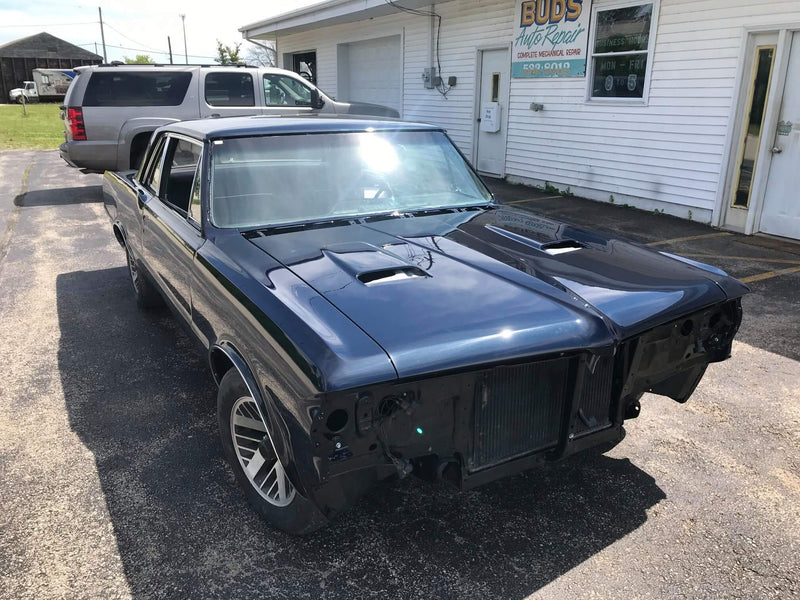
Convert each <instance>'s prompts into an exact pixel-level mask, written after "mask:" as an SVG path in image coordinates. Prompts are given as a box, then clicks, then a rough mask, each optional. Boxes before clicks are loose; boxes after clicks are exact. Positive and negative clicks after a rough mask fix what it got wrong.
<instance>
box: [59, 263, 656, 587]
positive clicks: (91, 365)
mask: <svg viewBox="0 0 800 600" xmlns="http://www.w3.org/2000/svg"><path fill="white" fill-rule="evenodd" d="M129 286H130V284H129V282H128V279H127V274H126V269H125V268H123V267H120V268H114V269H107V270H99V271H91V272H84V271H78V272H73V273H67V274H63V275H60V276H59V277H58V280H57V297H58V316H59V323H60V327H61V340H60V347H59V352H58V357H59V369H60V375H61V381H62V385H63V390H64V396H65V402H66V407H67V410H68V414H69V419H70V425H71V427H72V429H73V430H74V431H75V432H76V433H77V434H78V435H79V436H80V438H81V440H82V442H83V443H84V444H85V445H86V447H87V448H88V449H89V450H90V451H91V452H92V453H93V454H94V457H95V462H96V466H97V473H98V476H99V481H100V484H101V486H102V490H103V493H104V495H105V500H106V503H107V506H108V511H109V514H110V516H111V520H112V522H113V526H114V530H115V534H116V539H117V544H118V549H119V554H120V556H121V559H122V564H123V566H124V569H125V575H126V577H127V581H128V583H129V585H130V588H131V591H132V593H133V595H134V596H135V597H137V598H145V597H147V598H151V597H157V598H161V597H181V598H184V597H192V598H200V597H225V598H239V597H242V598H244V597H262V596H269V597H286V598H356V597H362V596H367V595H370V596H373V595H374V596H378V597H384V598H391V597H404V598H414V597H420V598H431V597H435V598H463V597H475V598H505V599H508V598H523V597H525V596H527V595H529V594H531V593H532V592H534V591H536V590H537V589H539V588H541V587H542V586H544V585H546V584H547V583H549V582H550V581H552V580H554V579H556V578H557V577H559V576H560V575H562V574H563V573H565V572H566V571H568V570H570V569H572V568H573V567H575V566H576V565H578V564H579V563H581V562H583V561H584V560H586V559H587V558H589V557H591V556H592V555H594V554H595V553H597V552H599V551H600V550H602V549H603V548H605V547H607V546H608V545H610V544H612V543H614V541H616V540H618V539H620V538H621V537H623V536H625V535H627V534H628V533H630V532H631V531H633V530H635V529H636V528H637V527H639V526H640V525H642V524H643V523H644V522H645V520H646V518H647V515H646V511H647V509H648V508H650V507H652V506H653V505H654V504H656V503H658V502H659V501H660V500H662V499H663V498H664V497H665V496H664V493H663V492H662V491H661V490H660V489H659V488H658V486H657V485H656V483H655V481H654V480H653V478H652V477H651V476H650V475H648V474H647V473H645V472H643V471H641V470H640V469H639V468H637V467H636V466H634V465H633V464H632V463H630V462H629V461H628V460H618V459H613V458H609V457H605V456H598V455H585V456H581V457H575V458H573V459H572V460H570V461H567V462H564V463H561V464H559V465H556V466H553V467H550V468H547V469H542V470H539V471H532V472H529V473H527V474H524V475H520V476H517V477H513V478H510V479H505V480H502V481H499V482H496V483H493V484H489V485H487V486H484V487H481V488H479V489H477V490H473V491H470V492H466V493H459V492H458V491H456V490H455V489H452V488H451V487H449V486H447V485H446V484H442V485H430V484H424V483H422V482H420V481H418V480H416V479H415V478H413V477H411V478H409V479H406V480H404V481H397V482H392V483H388V484H383V485H379V486H377V487H376V488H375V489H373V490H372V492H371V493H369V494H368V495H367V496H366V497H365V498H364V499H363V500H362V501H361V502H360V503H359V504H358V506H356V507H355V508H354V509H353V510H351V511H350V512H348V513H346V514H344V515H342V516H341V517H340V518H339V519H337V520H336V521H335V522H333V523H332V524H331V525H330V526H329V527H328V528H326V529H324V530H322V531H320V532H318V533H316V534H314V535H312V536H310V537H307V538H293V537H290V536H287V535H285V534H282V533H280V532H276V531H274V530H272V529H271V528H270V527H269V526H267V525H266V524H264V523H263V522H261V521H260V520H259V519H258V518H257V517H256V516H255V515H254V513H253V512H252V511H251V510H250V509H249V507H248V506H247V505H246V503H245V501H244V497H243V495H242V494H241V493H240V492H239V490H238V488H237V487H236V486H235V482H234V479H233V476H232V473H231V471H230V470H229V468H228V466H227V464H226V463H225V462H224V461H223V459H222V457H221V452H220V448H219V443H218V439H217V431H216V423H215V410H216V409H215V396H216V390H215V387H214V384H213V382H212V379H211V375H210V373H209V370H208V368H207V366H206V363H205V358H204V357H203V356H202V354H201V353H198V352H197V351H196V348H195V343H194V342H193V341H192V340H190V339H189V338H188V337H187V336H186V335H185V334H184V333H183V331H182V329H180V328H179V326H178V325H177V324H176V322H175V321H174V320H173V318H172V316H171V314H170V313H169V311H167V310H162V311H157V312H154V313H149V314H148V313H142V312H140V311H138V310H137V309H136V306H135V303H134V301H133V297H132V293H131V290H130V289H129Z"/></svg>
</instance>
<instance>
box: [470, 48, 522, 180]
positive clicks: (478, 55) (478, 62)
mask: <svg viewBox="0 0 800 600" xmlns="http://www.w3.org/2000/svg"><path fill="white" fill-rule="evenodd" d="M513 45H514V44H513V42H508V43H507V44H499V45H498V44H494V45H489V46H476V47H475V90H474V93H473V98H472V153H471V154H472V165H473V167H474V168H475V170H476V171H478V135H479V129H480V127H479V125H480V124H479V123H478V116H479V115H480V113H481V88H482V86H483V80H482V77H483V53H484V52H491V51H492V50H505V51H506V52H507V53H508V64H507V65H506V67H507V73H508V95H507V96H506V98H505V105H506V109H505V110H504V111H503V115H501V117H500V120H501V122H502V123H501V127H502V130H503V148H504V151H503V168H502V169H501V171H502V172H501V173H500V174H499V175H487V176H491V177H500V178H504V177H505V176H506V158H507V155H508V122H509V113H510V112H511V82H512V80H511V52H512V50H513ZM478 172H480V171H478Z"/></svg>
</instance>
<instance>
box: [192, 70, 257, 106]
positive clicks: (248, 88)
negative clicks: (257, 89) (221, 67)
mask: <svg viewBox="0 0 800 600" xmlns="http://www.w3.org/2000/svg"><path fill="white" fill-rule="evenodd" d="M205 93H206V102H207V103H208V105H209V106H255V105H256V98H255V93H254V91H253V77H252V76H251V75H250V74H249V73H209V74H208V75H206V89H205Z"/></svg>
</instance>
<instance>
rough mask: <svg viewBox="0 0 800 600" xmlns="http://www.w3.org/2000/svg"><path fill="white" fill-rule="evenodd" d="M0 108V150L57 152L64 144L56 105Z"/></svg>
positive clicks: (17, 105) (2, 106) (0, 106)
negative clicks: (24, 108) (23, 108)
mask: <svg viewBox="0 0 800 600" xmlns="http://www.w3.org/2000/svg"><path fill="white" fill-rule="evenodd" d="M27 109H28V114H27V115H23V114H22V105H20V104H0V150H12V149H30V150H49V149H55V148H58V145H59V144H61V143H62V142H63V141H64V122H63V121H61V120H60V119H59V118H58V117H59V112H60V111H59V109H58V104H50V103H47V104H44V103H43V104H30V105H28V106H27Z"/></svg>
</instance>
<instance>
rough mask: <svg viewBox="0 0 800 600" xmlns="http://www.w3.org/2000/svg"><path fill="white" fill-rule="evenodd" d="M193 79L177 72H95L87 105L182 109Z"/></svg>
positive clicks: (88, 87) (91, 80)
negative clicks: (181, 105)
mask: <svg viewBox="0 0 800 600" xmlns="http://www.w3.org/2000/svg"><path fill="white" fill-rule="evenodd" d="M123 68H124V67H123ZM191 80H192V74H191V73H185V72H175V71H172V72H170V71H161V70H159V71H158V72H154V73H143V72H141V71H140V72H133V73H132V72H124V71H122V70H120V71H114V72H109V71H103V72H94V73H92V76H91V78H90V79H89V84H88V85H87V86H86V93H85V94H84V97H83V106H178V105H179V104H181V103H182V102H183V99H184V97H185V96H186V90H187V89H189V82H190V81H191Z"/></svg>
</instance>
